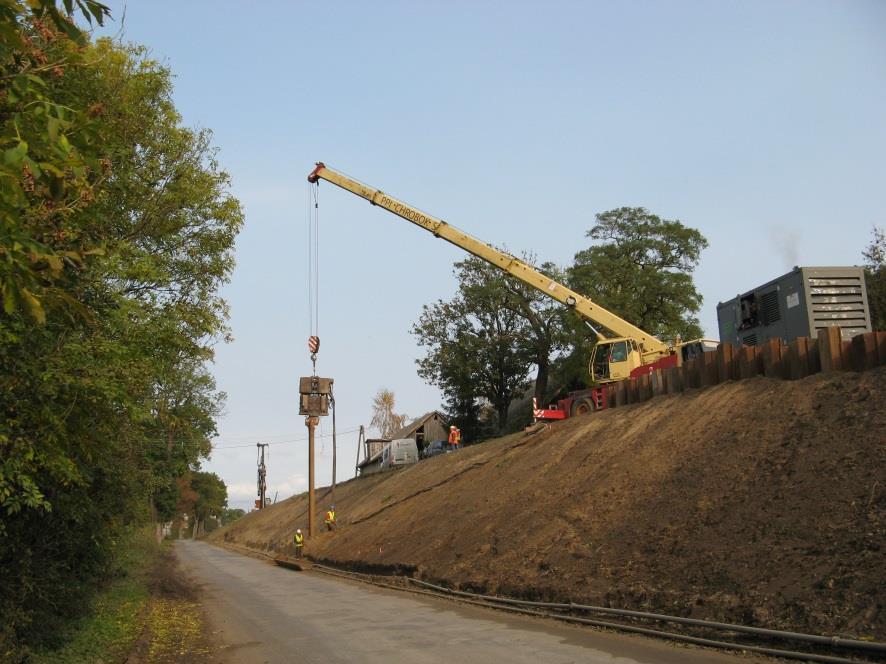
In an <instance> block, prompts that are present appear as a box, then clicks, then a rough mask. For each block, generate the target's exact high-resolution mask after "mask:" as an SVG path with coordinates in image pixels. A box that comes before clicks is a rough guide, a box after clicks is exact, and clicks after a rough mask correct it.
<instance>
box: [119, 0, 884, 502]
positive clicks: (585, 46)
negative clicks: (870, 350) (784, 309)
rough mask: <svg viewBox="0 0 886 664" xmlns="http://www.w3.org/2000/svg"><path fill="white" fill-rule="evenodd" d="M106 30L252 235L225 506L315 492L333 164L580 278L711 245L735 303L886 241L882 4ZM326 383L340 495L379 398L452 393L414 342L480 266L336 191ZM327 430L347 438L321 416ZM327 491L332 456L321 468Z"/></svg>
mask: <svg viewBox="0 0 886 664" xmlns="http://www.w3.org/2000/svg"><path fill="white" fill-rule="evenodd" d="M110 4H111V6H112V9H113V13H114V17H115V19H116V20H115V21H114V22H112V23H111V24H110V25H109V27H108V29H107V30H104V31H103V32H104V33H117V32H119V31H120V30H121V28H122V38H123V39H124V40H126V41H132V42H136V43H140V44H144V45H146V46H148V47H149V48H150V49H151V53H152V56H153V57H155V58H157V59H159V60H161V61H162V62H164V63H165V64H166V65H168V66H169V67H170V68H171V70H172V71H173V72H174V74H175V100H176V104H177V106H178V108H179V110H180V111H181V113H182V115H183V118H184V122H185V123H186V124H187V125H190V126H195V127H205V128H209V129H212V130H213V132H214V136H215V139H214V142H215V145H216V146H217V147H218V148H219V160H220V162H221V164H222V166H223V167H224V168H225V169H226V170H227V171H228V172H229V173H230V174H231V176H232V178H233V193H234V194H235V195H236V196H237V197H238V198H239V199H240V200H241V202H242V203H243V205H244V208H245V211H246V226H245V228H244V230H243V232H242V234H241V236H240V238H239V240H238V243H237V263H238V264H237V269H236V271H235V272H234V275H233V279H232V281H231V283H230V284H229V285H228V286H226V288H225V295H226V297H227V299H228V301H229V303H230V305H231V312H232V317H231V325H232V327H233V332H234V337H235V341H234V342H233V343H231V344H229V345H226V346H224V347H221V348H219V349H218V352H217V359H216V363H215V366H214V373H215V376H216V378H217V381H218V385H219V388H220V389H222V390H224V391H225V392H227V394H228V405H227V410H226V413H225V415H224V417H223V418H222V419H221V420H220V422H219V430H220V436H219V438H218V439H217V440H216V441H215V443H216V450H215V452H214V453H213V457H212V460H211V461H209V462H208V463H207V464H206V466H205V467H206V468H207V469H208V470H212V471H214V472H217V473H218V474H219V475H220V476H221V477H222V478H223V479H224V480H225V481H226V482H227V483H228V485H229V490H230V495H231V501H230V502H231V504H232V505H235V506H240V507H246V506H248V505H249V504H250V503H251V501H252V499H253V496H254V492H255V488H254V486H255V482H254V478H255V443H256V442H270V443H272V446H271V448H270V463H269V474H268V483H269V487H270V495H271V496H273V495H274V494H275V492H279V497H280V498H283V497H285V496H287V495H290V494H292V493H294V492H299V491H302V490H304V489H305V487H306V486H307V480H306V477H307V446H306V443H305V442H303V440H302V439H304V438H305V436H306V429H305V427H304V422H303V418H301V417H299V416H298V415H297V390H298V377H299V376H300V375H307V374H309V373H310V361H309V357H308V352H307V349H306V337H307V335H308V334H309V323H308V299H307V264H306V261H307V256H308V252H307V233H308V231H307V228H308V201H309V189H308V185H307V183H306V182H305V176H306V175H307V174H308V172H309V171H310V170H311V168H312V167H313V164H314V162H315V161H320V160H322V161H325V162H326V163H327V164H329V165H330V166H333V167H336V168H338V169H340V170H342V171H345V172H346V173H348V174H350V175H352V176H354V177H356V178H358V179H360V180H363V181H365V182H367V183H369V184H371V185H374V186H376V187H379V188H381V189H384V190H385V191H387V192H389V193H390V194H392V195H394V196H396V197H398V198H400V199H402V200H405V201H406V202H409V203H411V204H413V205H415V206H416V207H420V208H422V209H424V210H426V211H428V212H430V213H431V214H434V215H436V216H438V217H442V218H444V219H446V220H448V221H450V222H451V223H453V224H454V225H456V226H458V227H459V228H461V229H463V230H465V231H467V232H469V233H471V234H472V235H474V236H476V237H479V238H481V239H483V240H485V241H487V242H492V243H495V244H497V245H503V246H506V247H507V248H508V249H509V250H511V251H512V252H514V253H520V252H522V251H531V252H534V253H535V254H536V255H537V256H538V257H539V258H540V259H542V260H552V261H555V262H557V263H560V264H561V265H566V264H568V263H570V262H571V260H572V258H573V256H574V254H575V253H576V252H577V251H578V250H580V249H582V248H584V247H586V246H587V245H588V241H587V238H586V237H585V233H586V231H587V230H588V229H590V227H591V226H592V225H593V221H594V215H595V214H596V213H598V212H602V211H604V210H608V209H611V208H614V207H619V206H622V205H630V206H635V205H637V206H644V207H646V208H648V209H650V210H651V211H653V212H655V213H656V214H658V215H660V216H663V217H666V218H669V219H680V220H681V221H682V222H683V223H685V224H687V225H689V226H693V227H695V228H698V229H699V230H701V231H702V233H704V235H705V236H706V237H707V238H708V240H709V241H710V247H709V248H708V249H707V250H706V251H705V252H704V254H703V255H702V260H701V264H700V266H699V268H698V271H697V274H696V282H697V284H698V286H699V289H700V290H701V292H702V294H703V295H704V298H705V301H704V305H703V309H702V311H701V315H700V318H701V321H702V324H703V326H704V327H705V329H706V332H707V334H708V336H710V337H714V338H716V336H717V325H716V304H717V302H718V301H720V300H725V299H728V298H730V297H733V296H734V295H735V294H736V293H738V292H741V291H745V290H748V289H750V288H752V287H754V286H756V285H758V284H760V283H763V282H765V281H768V280H770V279H772V278H774V277H776V276H779V275H780V274H782V273H784V272H786V271H788V270H789V269H790V268H791V267H792V266H794V265H842V264H858V263H860V262H861V251H862V249H863V248H864V247H865V246H866V245H867V244H868V243H869V241H870V238H871V229H872V227H873V225H875V224H876V225H879V226H883V225H886V218H884V217H886V213H884V209H886V165H884V164H886V161H884V155H886V3H883V2H879V1H876V0H875V1H871V2H863V1H854V2H853V1H845V2H815V1H810V0H803V1H796V2H788V1H784V2H774V1H771V0H770V1H760V2H753V1H745V2H688V1H687V2H676V1H675V2H667V3H653V2H546V3H538V2H532V3H529V2H518V1H513V2H504V1H501V2H459V1H449V2H376V3H365V2H350V1H343V2H336V3H320V2H310V3H308V2H304V3H303V2H262V3H243V2H237V3H235V2H229V1H227V0H216V1H214V2H209V1H199V0H190V1H189V2H186V3H184V2H168V1H165V0H152V1H151V2H146V1H144V0H141V1H133V2H130V3H129V4H128V5H125V21H122V25H121V18H122V17H123V14H124V4H123V3H118V2H111V3H110ZM320 224H321V231H320V320H319V333H320V336H321V338H322V348H321V352H320V356H319V361H318V371H319V373H320V374H321V375H325V376H331V377H333V378H334V379H335V386H336V388H335V392H336V397H337V405H338V414H337V425H338V429H339V432H340V435H339V437H338V438H339V439H338V443H339V461H338V469H339V479H340V480H341V479H344V478H346V477H349V476H350V475H352V474H353V461H354V459H355V457H356V443H357V437H356V436H357V434H356V433H355V429H356V428H357V427H358V426H359V425H360V424H366V425H368V424H369V420H370V417H371V408H370V403H371V399H372V396H373V395H374V394H375V392H376V391H377V390H378V389H379V388H380V387H387V388H389V389H391V390H393V391H394V393H395V395H396V397H397V404H398V410H399V411H400V412H405V413H407V414H409V415H411V416H418V415H421V414H422V413H424V412H426V411H428V410H431V409H433V408H436V407H437V406H438V405H439V404H440V400H441V399H440V394H439V392H438V391H437V390H436V389H435V388H433V387H431V386H428V385H425V384H424V383H422V381H421V380H420V379H419V378H418V377H417V376H416V373H415V364H414V361H415V359H416V357H418V356H419V354H420V352H419V349H418V348H417V347H416V345H415V343H414V341H413V338H412V337H411V335H410V334H409V329H410V327H411V325H412V323H413V322H415V321H416V320H417V319H418V316H419V313H420V311H421V306H422V305H423V304H426V303H431V302H433V301H434V300H436V299H438V298H444V299H448V298H449V297H451V296H452V294H453V293H454V290H455V280H454V278H453V277H452V264H453V263H454V262H455V261H457V260H459V259H461V258H462V257H463V255H462V254H461V253H460V252H459V250H458V249H456V248H455V247H452V246H450V245H448V244H446V243H443V242H440V241H438V240H435V239H434V238H433V237H432V236H431V235H429V234H427V233H425V232H424V231H422V230H420V229H418V228H416V227H414V226H412V225H410V224H408V223H407V222H405V221H402V220H400V219H398V218H396V217H393V216H391V215H389V214H387V213H385V212H382V211H380V210H378V209H374V208H372V207H370V206H369V205H368V204H366V203H365V202H363V201H361V200H359V199H357V198H355V197H354V196H352V195H350V194H348V193H346V192H343V191H341V190H337V189H334V188H333V187H332V186H331V185H328V184H326V185H321V188H320ZM322 433H323V434H324V435H325V436H328V435H329V434H330V433H331V421H329V419H328V418H327V420H325V421H324V422H323V425H322ZM318 451H319V465H318V471H317V472H318V481H319V483H320V484H326V483H328V481H329V478H330V473H331V470H330V469H331V458H332V450H331V441H330V440H329V439H328V437H327V438H323V439H322V440H321V441H320V444H319V446H318Z"/></svg>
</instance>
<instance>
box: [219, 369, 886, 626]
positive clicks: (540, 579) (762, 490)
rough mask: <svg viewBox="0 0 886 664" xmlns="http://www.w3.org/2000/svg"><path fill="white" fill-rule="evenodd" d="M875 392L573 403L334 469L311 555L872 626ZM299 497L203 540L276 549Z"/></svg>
mask: <svg viewBox="0 0 886 664" xmlns="http://www.w3.org/2000/svg"><path fill="white" fill-rule="evenodd" d="M884 405H886V369H878V370H875V371H870V372H867V373H864V374H849V373H840V374H827V375H819V376H813V377H811V378H807V379H804V380H802V381H796V382H783V381H777V380H771V379H766V378H757V379H754V380H748V381H742V382H738V383H726V384H723V385H719V386H717V387H714V388H710V389H707V390H703V391H692V392H687V393H685V394H682V395H676V396H672V397H660V398H657V399H654V400H652V401H649V402H646V403H643V404H638V405H635V406H629V407H625V408H619V409H617V410H612V411H603V412H601V413H597V414H594V415H591V416H585V417H579V418H575V419H572V420H568V421H566V422H562V423H559V424H557V425H552V426H550V427H548V428H547V429H545V430H544V431H541V432H539V433H536V434H534V435H526V434H522V433H521V434H515V435H512V436H508V437H505V438H500V439H497V440H495V441H491V442H487V443H484V444H482V445H477V446H474V447H468V448H467V449H465V450H462V451H460V452H457V453H455V454H449V455H445V456H440V457H435V458H433V459H429V460H427V461H422V462H421V463H419V464H417V465H415V466H412V467H409V468H407V469H405V470H402V471H398V472H391V473H385V474H381V475H375V476H370V477H367V478H363V479H356V480H352V481H350V482H347V483H345V484H342V485H340V486H339V487H338V488H337V489H336V495H335V497H334V500H335V504H336V506H337V512H338V515H339V519H340V529H339V530H338V531H336V532H334V533H323V534H321V535H319V536H318V537H315V538H314V539H313V540H312V541H310V542H309V543H308V545H307V547H306V553H307V554H308V556H310V557H311V558H314V559H315V560H325V561H328V562H332V563H334V564H338V565H342V566H347V567H350V568H353V569H363V570H372V569H375V570H391V571H394V570H396V571H401V572H406V573H411V574H414V575H416V576H417V577H420V578H423V579H427V580H430V581H434V582H442V583H446V584H449V585H452V586H454V587H459V588H463V589H476V590H481V591H486V592H492V593H501V594H506V595H511V596H517V597H525V598H532V599H544V600H555V601H564V600H565V601H568V600H572V601H575V602H583V603H589V604H602V605H609V606H615V607H620V608H635V609H639V608H641V609H645V610H655V611H662V612H666V613H672V614H680V615H689V616H693V617H699V618H707V619H716V620H727V621H734V622H741V623H745V624H753V625H760V626H767V627H779V628H789V629H797V630H803V631H809V632H815V633H828V634H841V635H845V636H853V637H860V638H870V637H874V638H876V639H878V640H886V624H884V623H886V621H884V617H886V611H884V607H883V599H884V594H883V588H886V556H884V550H886V537H884V535H886V433H884V432H886V408H884ZM324 491H326V490H325V489H324V490H322V491H321V492H320V494H319V495H320V498H319V499H318V504H317V506H318V510H325V508H326V505H327V503H328V502H330V498H329V497H327V496H324ZM306 504H307V497H306V495H301V496H296V497H293V498H291V499H289V500H287V501H285V502H283V503H280V504H277V505H274V506H272V507H271V508H269V509H266V510H264V511H262V512H260V513H253V514H251V515H248V516H247V517H245V518H244V519H242V520H240V521H238V522H236V523H235V524H233V525H231V526H230V527H228V528H226V529H225V530H223V531H217V532H215V533H213V534H212V536H211V538H212V539H217V540H221V539H224V540H228V541H232V542H235V543H238V544H241V545H246V546H249V547H252V548H258V549H264V550H267V549H278V548H283V547H285V546H286V545H287V544H288V542H289V541H290V539H291V537H292V532H293V530H294V529H295V528H296V527H297V526H300V527H302V528H304V527H305V525H306V523H307V516H306ZM318 524H322V516H321V515H320V514H318Z"/></svg>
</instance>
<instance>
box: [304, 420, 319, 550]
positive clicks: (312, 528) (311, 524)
mask: <svg viewBox="0 0 886 664" xmlns="http://www.w3.org/2000/svg"><path fill="white" fill-rule="evenodd" d="M319 423H320V418H319V417H317V416H316V415H309V416H308V417H306V418H305V424H306V425H307V427H308V537H313V536H314V534H315V532H316V528H317V526H316V520H317V497H316V495H315V494H314V429H316V428H317V425H318V424H319Z"/></svg>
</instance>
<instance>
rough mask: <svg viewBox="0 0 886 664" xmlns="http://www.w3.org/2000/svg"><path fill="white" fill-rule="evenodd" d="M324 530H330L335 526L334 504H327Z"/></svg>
mask: <svg viewBox="0 0 886 664" xmlns="http://www.w3.org/2000/svg"><path fill="white" fill-rule="evenodd" d="M324 523H325V524H326V530H332V529H333V528H335V505H330V506H329V511H328V512H326V521H324Z"/></svg>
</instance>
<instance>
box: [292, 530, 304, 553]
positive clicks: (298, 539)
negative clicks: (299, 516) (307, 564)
mask: <svg viewBox="0 0 886 664" xmlns="http://www.w3.org/2000/svg"><path fill="white" fill-rule="evenodd" d="M292 541H293V543H294V544H295V557H296V558H301V557H303V556H304V552H305V536H304V535H303V534H302V532H301V528H296V529H295V535H293V536H292Z"/></svg>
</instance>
